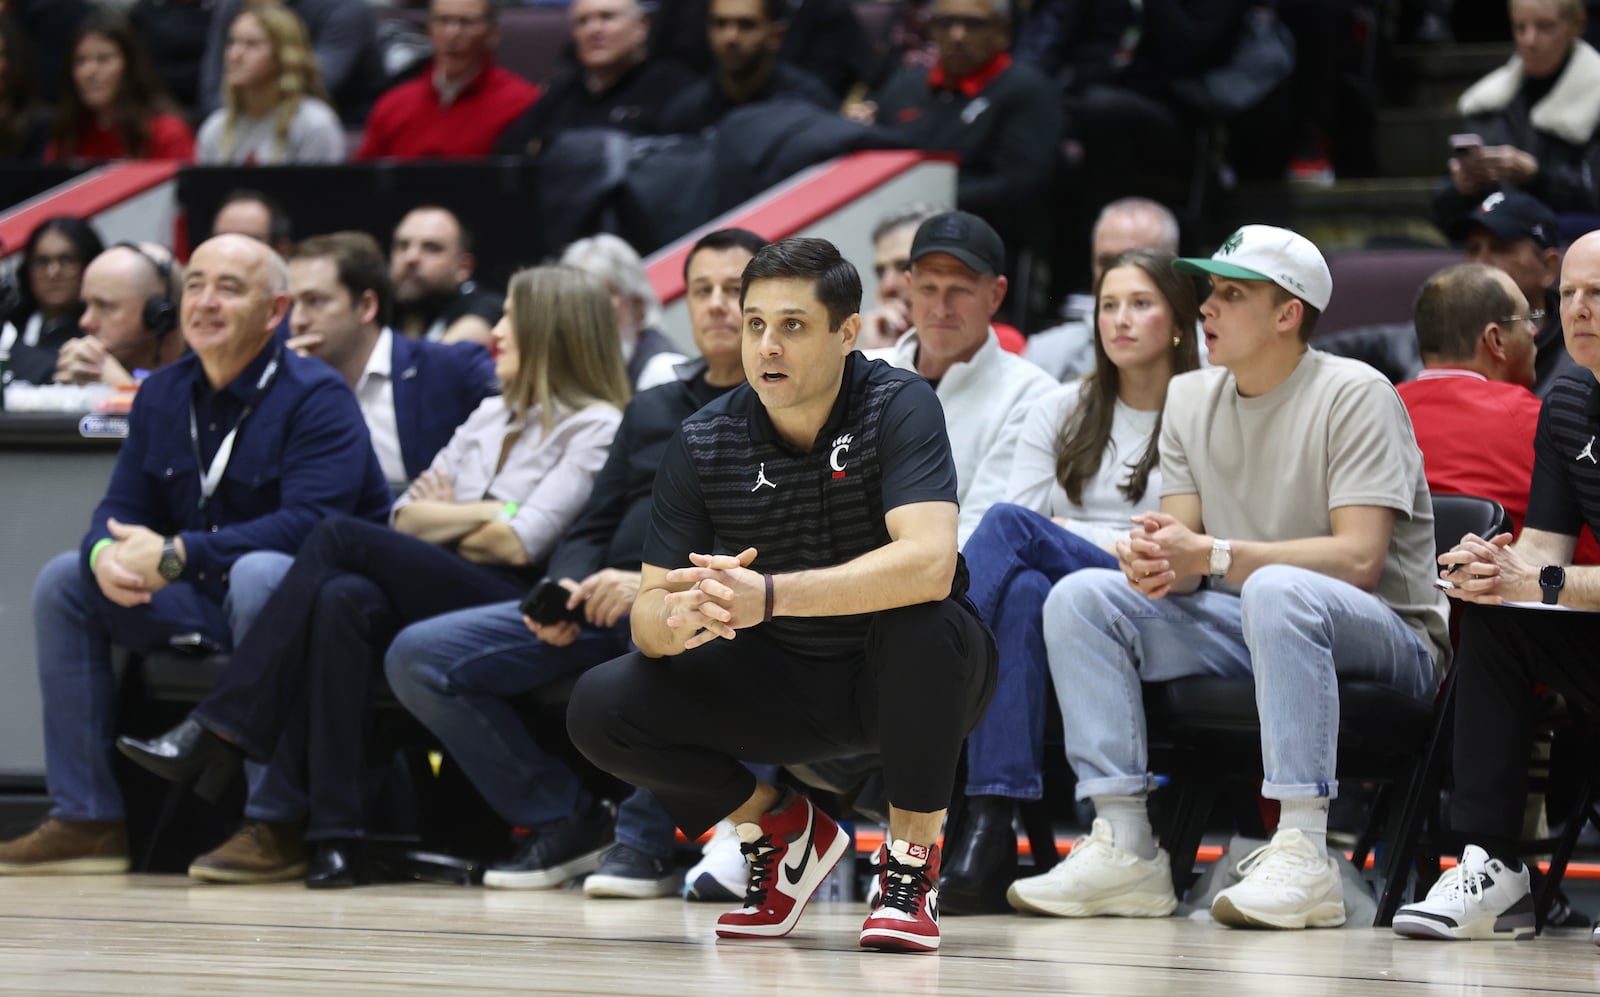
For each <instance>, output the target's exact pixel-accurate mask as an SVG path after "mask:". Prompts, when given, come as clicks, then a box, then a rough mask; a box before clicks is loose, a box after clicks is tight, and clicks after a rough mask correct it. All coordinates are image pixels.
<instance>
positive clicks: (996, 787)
mask: <svg viewBox="0 0 1600 997" xmlns="http://www.w3.org/2000/svg"><path fill="white" fill-rule="evenodd" d="M966 793H967V795H968V796H1003V797H1005V798H1006V799H1008V800H1042V799H1044V783H1043V782H1042V781H1039V782H1032V783H1029V784H1028V785H1026V786H1020V787H1019V786H1013V785H1009V784H1007V783H1002V782H991V783H988V784H986V785H982V786H974V785H970V784H969V785H968V786H967V789H966Z"/></svg>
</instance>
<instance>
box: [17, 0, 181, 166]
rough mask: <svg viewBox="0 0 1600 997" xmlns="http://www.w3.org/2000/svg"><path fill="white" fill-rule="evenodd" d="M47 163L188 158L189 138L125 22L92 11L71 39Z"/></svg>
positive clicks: (118, 16)
mask: <svg viewBox="0 0 1600 997" xmlns="http://www.w3.org/2000/svg"><path fill="white" fill-rule="evenodd" d="M68 51H69V52H70V53H71V55H70V58H69V62H68V66H67V70H68V79H67V82H66V84H65V85H63V86H62V88H61V96H60V98H59V100H58V103H57V109H56V121H55V127H54V130H53V132H52V137H51V142H50V149H49V151H48V152H47V153H46V155H45V158H46V159H47V160H48V161H50V162H56V163H64V162H76V161H81V160H94V159H182V160H190V159H193V158H194V133H193V132H192V131H190V130H189V125H188V123H187V122H185V121H184V120H183V118H182V117H181V116H180V115H179V114H178V108H177V107H176V105H174V104H173V103H172V101H171V99H170V98H168V97H167V95H166V91H165V90H163V89H162V87H161V82H160V80H158V79H157V78H156V75H155V70H154V69H152V68H151V66H150V59H149V56H147V55H146V54H145V51H144V43H143V42H141V41H139V36H138V35H136V34H134V33H133V28H132V27H131V26H130V25H129V24H128V21H127V18H125V17H123V16H122V15H121V14H117V13H114V12H112V11H109V10H96V11H95V12H94V13H92V14H90V15H89V16H88V17H86V18H84V19H83V22H82V23H81V24H79V25H78V29H77V31H75V32H74V33H73V36H72V44H71V46H70V48H69V49H68Z"/></svg>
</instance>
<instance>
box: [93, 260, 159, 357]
mask: <svg viewBox="0 0 1600 997" xmlns="http://www.w3.org/2000/svg"><path fill="white" fill-rule="evenodd" d="M79 293H80V296H81V297H82V299H83V306H84V307H83V316H82V318H81V319H79V321H78V327H79V328H80V329H82V330H83V331H84V332H86V333H88V334H89V335H91V336H93V337H95V338H96V339H98V340H100V341H101V342H102V343H104V344H105V345H106V349H107V350H109V351H110V352H111V353H112V355H113V356H117V357H123V356H132V355H134V354H135V353H136V352H138V351H139V350H140V349H141V348H143V347H144V346H145V345H146V344H147V343H148V340H149V337H150V335H151V330H148V329H146V328H145V327H144V304H145V302H146V301H148V300H149V299H151V298H154V297H162V298H167V297H170V295H171V293H172V292H171V288H170V287H168V286H167V285H166V283H165V280H164V278H163V276H162V274H161V271H160V270H159V269H158V268H157V267H156V265H155V263H153V262H152V261H151V260H149V259H147V258H145V257H144V256H142V255H140V253H139V251H138V250H135V249H132V248H129V247H128V246H112V247H111V248H110V249H107V250H106V251H105V252H103V253H101V254H100V255H99V256H96V257H95V258H94V259H93V260H91V261H90V262H89V265H88V267H86V268H85V269H84V271H83V287H82V289H81V291H80V292H79Z"/></svg>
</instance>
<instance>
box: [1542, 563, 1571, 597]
mask: <svg viewBox="0 0 1600 997" xmlns="http://www.w3.org/2000/svg"><path fill="white" fill-rule="evenodd" d="M1566 584H1567V569H1566V568H1563V567H1562V566H1561V565H1559V564H1547V565H1545V566H1544V567H1542V568H1540V569H1539V591H1540V592H1542V593H1544V597H1543V599H1542V600H1541V601H1542V602H1543V603H1544V604H1545V605H1546V606H1554V605H1555V604H1556V600H1557V599H1559V598H1561V589H1562V586H1564V585H1566Z"/></svg>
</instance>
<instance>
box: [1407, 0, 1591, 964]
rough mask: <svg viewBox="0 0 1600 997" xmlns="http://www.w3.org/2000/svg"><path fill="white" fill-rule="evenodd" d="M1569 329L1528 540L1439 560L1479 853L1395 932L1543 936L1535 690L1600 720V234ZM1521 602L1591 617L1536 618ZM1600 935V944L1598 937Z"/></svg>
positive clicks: (1467, 834)
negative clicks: (1567, 366)
mask: <svg viewBox="0 0 1600 997" xmlns="http://www.w3.org/2000/svg"><path fill="white" fill-rule="evenodd" d="M1512 9H1513V11H1515V9H1516V8H1515V7H1513V8H1512ZM1561 322H1562V327H1563V329H1564V330H1565V332H1566V335H1567V346H1568V349H1569V350H1571V352H1572V357H1573V359H1574V360H1575V361H1577V363H1578V366H1579V367H1581V368H1583V373H1582V375H1581V376H1575V377H1567V378H1562V379H1561V380H1560V381H1558V382H1556V386H1555V388H1554V389H1553V390H1552V391H1551V392H1550V394H1549V395H1548V396H1546V398H1545V403H1544V409H1543V411H1542V412H1541V413H1540V415H1539V429H1538V432H1537V434H1536V435H1535V437H1534V444H1533V446H1534V472H1533V485H1532V487H1531V488H1530V489H1529V494H1528V516H1527V519H1526V520H1525V521H1524V522H1523V528H1522V535H1521V536H1519V537H1518V538H1517V539H1516V542H1515V543H1512V542H1511V534H1509V533H1502V534H1500V535H1499V536H1497V537H1479V536H1475V535H1473V534H1470V533H1469V534H1467V535H1466V536H1465V537H1462V538H1461V542H1460V543H1459V544H1457V545H1456V546H1455V548H1453V549H1452V550H1451V551H1449V552H1448V553H1446V554H1444V555H1442V556H1441V557H1440V558H1439V564H1440V566H1441V568H1440V570H1439V577H1441V578H1442V579H1444V580H1445V581H1447V582H1449V583H1450V584H1451V585H1452V586H1453V587H1452V588H1450V589H1448V590H1447V593H1448V594H1449V595H1450V597H1451V598H1453V599H1458V600H1460V601H1462V602H1464V603H1466V605H1464V606H1463V607H1462V610H1463V612H1462V614H1461V652H1460V657H1459V660H1458V661H1457V662H1456V665H1455V667H1456V668H1457V669H1459V671H1458V672H1457V675H1458V676H1459V677H1458V678H1457V679H1456V687H1455V723H1456V730H1457V731H1459V732H1463V733H1462V734H1461V735H1458V736H1457V737H1456V738H1455V747H1454V752H1455V757H1454V759H1453V768H1454V775H1455V778H1454V780H1453V786H1454V788H1453V789H1452V790H1451V793H1450V815H1449V827H1450V830H1451V831H1452V832H1453V833H1454V834H1455V835H1457V836H1458V837H1459V838H1460V839H1461V840H1465V841H1467V842H1470V844H1468V845H1467V846H1466V848H1465V850H1464V851H1463V852H1462V855H1461V861H1460V862H1459V863H1458V864H1457V865H1456V867H1455V868H1454V869H1451V870H1449V871H1448V872H1446V873H1445V874H1444V875H1443V876H1441V877H1440V878H1439V881H1438V882H1437V883H1435V884H1434V886H1433V888H1432V889H1430V890H1429V891H1428V895H1427V897H1426V898H1425V899H1424V900H1422V901H1421V902H1419V903H1415V904H1408V905H1406V906H1404V907H1401V908H1400V910H1399V911H1398V912H1397V913H1396V914H1395V918H1394V930H1395V931H1396V932H1398V933H1400V934H1402V935H1412V936H1416V937H1419V938H1448V939H1493V938H1504V939H1513V938H1532V937H1533V935H1534V934H1535V932H1536V931H1537V923H1536V921H1537V919H1536V908H1535V904H1534V898H1533V897H1532V896H1530V895H1529V881H1528V879H1529V877H1528V869H1527V867H1526V866H1524V865H1523V864H1522V860H1521V859H1520V858H1519V857H1518V854H1517V852H1518V848H1517V841H1518V838H1519V837H1520V832H1521V829H1522V824H1523V808H1524V805H1525V801H1526V800H1527V798H1528V746H1529V744H1530V743H1531V742H1532V740H1533V729H1534V723H1535V718H1536V715H1537V697H1536V694H1535V685H1536V684H1543V685H1547V686H1548V687H1549V689H1550V691H1551V692H1554V693H1559V694H1560V695H1561V696H1563V697H1565V698H1566V700H1567V702H1568V703H1569V704H1571V705H1572V706H1574V707H1576V708H1577V709H1578V710H1581V711H1582V714H1583V716H1584V720H1585V722H1592V719H1593V717H1594V716H1596V715H1597V714H1600V673H1596V671H1595V668H1594V649H1595V644H1596V642H1597V641H1600V616H1597V615H1596V611H1600V568H1596V567H1592V566H1583V567H1576V566H1574V565H1573V563H1572V554H1573V550H1574V546H1575V544H1576V541H1577V537H1578V534H1579V532H1580V531H1582V530H1583V529H1584V527H1588V530H1589V532H1590V533H1591V534H1592V533H1594V532H1595V531H1596V530H1597V529H1600V475H1597V474H1596V473H1595V471H1594V468H1595V467H1596V466H1597V462H1596V460H1595V439H1596V437H1597V435H1600V418H1597V416H1596V412H1597V409H1596V407H1595V393H1596V390H1597V389H1596V385H1595V380H1596V377H1597V372H1600V233H1594V232H1591V233H1589V234H1588V235H1586V236H1584V237H1583V238H1581V239H1579V240H1578V241H1577V242H1574V243H1573V244H1572V246H1571V248H1569V249H1568V250H1567V258H1566V261H1565V263H1563V265H1562V269H1561ZM1502 602H1504V603H1506V604H1505V605H1502V604H1501V603H1502ZM1522 603H1528V604H1533V605H1534V606H1536V607H1537V606H1562V607H1566V608H1569V609H1576V610H1582V612H1576V613H1554V612H1538V611H1537V610H1536V609H1525V608H1521V607H1520V606H1519V605H1518V604H1522ZM1590 761H1592V759H1590ZM1590 937H1591V938H1592V939H1593V940H1594V941H1595V942H1596V943H1600V928H1597V929H1595V932H1594V933H1593V934H1592V935H1591V936H1590Z"/></svg>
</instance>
